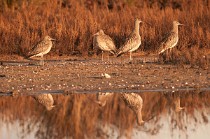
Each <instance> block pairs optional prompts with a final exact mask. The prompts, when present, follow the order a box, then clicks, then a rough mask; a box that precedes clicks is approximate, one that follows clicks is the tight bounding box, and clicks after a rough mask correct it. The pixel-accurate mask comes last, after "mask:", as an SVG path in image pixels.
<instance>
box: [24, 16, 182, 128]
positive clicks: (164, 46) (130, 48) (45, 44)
mask: <svg viewBox="0 0 210 139" xmlns="http://www.w3.org/2000/svg"><path fill="white" fill-rule="evenodd" d="M140 23H143V21H141V20H139V19H135V22H134V28H133V31H132V32H131V33H130V35H129V36H128V37H127V38H126V39H125V42H124V44H123V45H122V46H121V47H120V48H119V49H117V48H116V45H115V43H114V41H113V40H112V38H111V37H110V36H108V35H106V34H105V33H104V31H103V30H102V29H100V30H99V31H98V32H97V33H95V34H94V35H93V46H94V47H97V48H100V49H101V51H102V57H101V59H102V61H103V60H104V58H103V53H104V51H108V52H110V53H112V54H113V55H116V57H119V56H121V55H122V54H124V53H127V52H128V53H129V54H130V57H129V60H132V59H133V58H132V52H134V51H136V50H137V49H138V48H139V46H140V45H141V36H140V34H139V26H140ZM180 25H183V24H181V23H179V22H178V21H173V28H172V30H171V32H169V33H168V35H167V36H166V37H165V38H164V39H163V41H162V42H161V44H160V47H159V49H158V52H157V54H158V55H160V54H162V53H164V52H165V51H169V52H171V49H172V48H173V47H175V46H176V45H177V43H178V40H179V37H178V26H180ZM54 40H55V39H53V38H51V37H50V36H46V37H45V38H44V39H43V40H42V41H40V42H38V43H37V44H36V45H34V47H33V48H32V49H31V51H30V52H29V54H28V58H33V57H35V56H40V57H41V61H40V65H44V58H43V56H44V55H45V54H47V53H49V51H50V50H51V48H52V46H53V43H52V41H54ZM96 96H97V97H96V100H95V102H96V103H98V104H99V105H100V106H105V105H106V101H107V99H110V98H111V97H112V96H113V93H98V94H97V95H96ZM120 96H121V98H122V99H123V100H124V102H125V104H126V105H127V106H128V107H129V108H130V109H132V111H133V112H134V113H135V115H136V119H137V123H138V124H139V125H142V124H143V123H144V121H143V120H142V113H141V110H142V106H143V99H142V98H141V96H140V95H138V94H135V93H120ZM34 99H35V100H37V101H38V102H39V103H40V104H42V105H44V106H45V107H46V109H47V110H51V109H52V108H53V107H54V105H53V103H54V100H53V97H52V95H51V94H41V95H37V96H34ZM175 105H176V110H177V111H180V110H181V109H183V108H182V107H180V99H177V100H176V101H175Z"/></svg>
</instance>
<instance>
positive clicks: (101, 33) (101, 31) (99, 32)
mask: <svg viewBox="0 0 210 139" xmlns="http://www.w3.org/2000/svg"><path fill="white" fill-rule="evenodd" d="M103 34H104V31H103V30H102V29H100V30H99V31H98V32H97V33H95V34H93V36H96V35H103Z"/></svg>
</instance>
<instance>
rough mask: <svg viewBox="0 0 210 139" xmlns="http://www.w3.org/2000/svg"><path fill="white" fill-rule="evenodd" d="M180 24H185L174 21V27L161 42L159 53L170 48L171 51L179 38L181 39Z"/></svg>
mask: <svg viewBox="0 0 210 139" xmlns="http://www.w3.org/2000/svg"><path fill="white" fill-rule="evenodd" d="M179 25H183V24H181V23H179V22H178V21H173V29H172V31H171V32H170V33H169V34H168V35H166V37H165V38H164V39H163V42H162V43H161V45H160V48H159V50H158V54H161V53H163V52H165V51H166V50H168V49H169V50H170V51H171V49H172V48H173V47H175V46H176V45H177V43H178V40H179V35H178V26H179Z"/></svg>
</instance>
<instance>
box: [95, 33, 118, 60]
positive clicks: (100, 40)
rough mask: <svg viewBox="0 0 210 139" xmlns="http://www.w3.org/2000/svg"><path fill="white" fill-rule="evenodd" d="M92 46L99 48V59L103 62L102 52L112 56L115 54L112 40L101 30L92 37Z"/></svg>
mask: <svg viewBox="0 0 210 139" xmlns="http://www.w3.org/2000/svg"><path fill="white" fill-rule="evenodd" d="M93 36H94V38H93V46H94V47H99V48H100V49H101V50H102V55H101V57H102V58H101V59H102V61H103V51H109V52H110V53H112V54H115V52H116V47H115V44H114V42H113V40H112V39H111V38H110V37H109V36H108V35H106V34H105V33H104V31H103V30H102V29H101V30H99V32H97V33H96V34H94V35H93Z"/></svg>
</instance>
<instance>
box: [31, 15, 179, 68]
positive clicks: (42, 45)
mask: <svg viewBox="0 0 210 139" xmlns="http://www.w3.org/2000/svg"><path fill="white" fill-rule="evenodd" d="M140 23H144V22H143V21H141V20H139V19H138V18H136V19H135V22H134V28H133V31H132V32H131V33H130V35H129V36H128V37H127V38H126V39H125V42H124V44H123V45H122V46H121V47H120V48H119V49H117V48H116V45H115V43H114V41H113V40H112V38H111V37H110V36H108V35H106V34H105V33H104V31H103V30H102V29H100V30H99V31H98V32H97V33H95V34H94V35H93V46H94V47H97V48H99V49H101V51H102V57H101V59H102V61H103V60H104V58H103V53H104V51H108V52H110V53H112V54H113V55H116V57H119V56H121V55H122V54H124V53H127V52H129V53H130V58H129V59H130V60H132V52H134V51H136V50H137V49H138V48H139V46H140V45H141V36H140V34H139V26H140ZM180 25H183V24H181V23H179V22H178V21H173V28H172V30H171V32H169V33H168V35H166V36H165V37H164V39H163V41H162V42H161V44H160V47H159V49H158V53H157V54H158V55H160V54H162V53H163V52H165V51H168V50H169V52H171V49H172V48H173V47H175V46H176V45H177V43H178V40H179V36H178V26H180ZM54 40H55V39H52V38H51V37H50V36H46V37H45V38H44V39H43V40H42V41H40V42H38V43H37V44H36V45H35V46H34V47H33V48H32V49H31V51H30V52H29V54H28V58H33V57H35V56H41V61H40V64H41V65H44V61H43V56H44V55H45V54H47V53H48V52H49V51H50V50H51V48H52V41H54Z"/></svg>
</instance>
